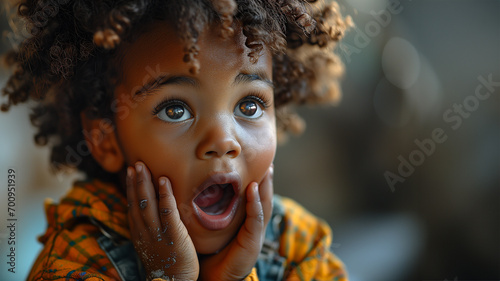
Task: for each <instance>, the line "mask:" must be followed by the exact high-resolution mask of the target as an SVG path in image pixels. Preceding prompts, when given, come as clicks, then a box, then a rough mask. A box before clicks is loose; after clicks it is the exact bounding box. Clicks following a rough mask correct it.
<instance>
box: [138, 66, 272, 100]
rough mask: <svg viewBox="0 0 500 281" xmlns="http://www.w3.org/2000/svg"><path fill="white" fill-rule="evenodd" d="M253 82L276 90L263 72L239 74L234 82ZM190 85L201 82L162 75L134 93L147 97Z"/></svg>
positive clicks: (150, 80) (189, 78) (185, 77)
mask: <svg viewBox="0 0 500 281" xmlns="http://www.w3.org/2000/svg"><path fill="white" fill-rule="evenodd" d="M253 81H262V82H264V83H266V84H267V85H268V86H269V87H271V88H273V89H274V83H273V82H272V81H271V80H270V79H269V77H268V75H267V73H265V72H263V71H258V72H256V73H251V74H245V73H240V74H238V75H237V76H236V77H235V78H234V81H233V85H237V84H242V83H250V82H253ZM172 84H175V85H188V86H192V87H198V86H199V82H198V80H197V79H195V78H191V77H187V76H175V75H166V74H162V75H159V76H157V77H153V78H151V79H149V80H148V81H147V82H146V84H144V85H143V86H142V87H141V88H140V89H139V90H137V91H136V92H135V93H134V96H140V95H146V94H148V93H151V92H153V91H154V90H156V89H159V88H161V87H162V86H165V85H172Z"/></svg>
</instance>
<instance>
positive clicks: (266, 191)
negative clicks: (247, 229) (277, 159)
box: [259, 165, 274, 226]
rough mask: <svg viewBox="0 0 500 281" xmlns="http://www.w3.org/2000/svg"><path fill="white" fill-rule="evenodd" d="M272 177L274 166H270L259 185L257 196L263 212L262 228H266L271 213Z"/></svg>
mask: <svg viewBox="0 0 500 281" xmlns="http://www.w3.org/2000/svg"><path fill="white" fill-rule="evenodd" d="M273 175H274V165H271V167H269V169H268V171H267V173H266V175H265V176H264V179H263V180H262V182H261V183H260V185H259V195H260V200H261V203H262V209H263V211H264V226H267V223H268V222H269V220H270V219H271V214H272V212H273V194H274V191H273Z"/></svg>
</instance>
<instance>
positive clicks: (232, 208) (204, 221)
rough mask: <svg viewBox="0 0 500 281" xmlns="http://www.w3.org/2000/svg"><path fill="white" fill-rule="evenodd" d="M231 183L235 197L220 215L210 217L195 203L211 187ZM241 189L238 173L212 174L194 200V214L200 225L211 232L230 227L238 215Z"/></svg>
mask: <svg viewBox="0 0 500 281" xmlns="http://www.w3.org/2000/svg"><path fill="white" fill-rule="evenodd" d="M227 183H230V184H231V185H232V187H233V191H234V194H235V196H234V197H233V199H232V200H231V202H230V203H229V205H228V206H227V209H226V210H225V211H224V212H223V213H222V214H219V215H208V214H207V213H205V212H204V211H203V210H201V209H200V207H199V206H198V205H197V204H196V203H195V202H194V201H195V200H194V199H195V198H196V197H197V196H198V195H199V194H200V193H201V192H203V191H204V190H205V189H207V188H208V187H209V186H211V185H214V184H227ZM240 189H241V178H240V175H239V174H238V173H237V172H230V173H212V174H211V175H210V176H209V177H208V178H207V179H206V180H205V181H204V182H203V183H202V184H200V186H199V187H198V188H197V189H196V192H195V195H194V197H193V200H192V201H191V202H192V204H193V209H194V213H195V214H196V218H197V219H198V221H199V222H200V224H201V225H202V226H203V227H204V228H206V229H209V230H221V229H224V228H226V227H228V226H229V224H230V223H231V222H232V221H233V219H234V216H235V214H236V210H237V209H238V206H239V204H240V200H239V196H238V194H239V191H240Z"/></svg>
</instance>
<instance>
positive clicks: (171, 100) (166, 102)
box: [151, 98, 193, 115]
mask: <svg viewBox="0 0 500 281" xmlns="http://www.w3.org/2000/svg"><path fill="white" fill-rule="evenodd" d="M176 104H178V105H182V106H184V108H186V109H187V110H188V111H189V112H191V114H192V113H193V111H192V110H191V108H190V107H189V106H188V105H187V103H185V102H184V101H183V100H181V99H178V98H167V99H165V100H163V101H161V102H160V103H158V104H157V105H156V106H155V107H154V108H153V111H152V112H151V114H152V115H156V114H158V113H160V111H161V110H162V109H164V108H165V107H167V106H171V105H176Z"/></svg>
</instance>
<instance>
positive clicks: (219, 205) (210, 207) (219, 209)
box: [194, 183, 235, 216]
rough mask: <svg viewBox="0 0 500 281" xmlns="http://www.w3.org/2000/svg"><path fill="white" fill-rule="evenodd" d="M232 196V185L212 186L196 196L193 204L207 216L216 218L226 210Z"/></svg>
mask: <svg viewBox="0 0 500 281" xmlns="http://www.w3.org/2000/svg"><path fill="white" fill-rule="evenodd" d="M234 195H235V193H234V188H233V185H232V184H230V183H226V184H213V185H211V186H209V187H208V188H206V189H205V190H203V191H202V192H201V193H200V194H199V195H198V196H196V198H195V199H194V203H195V204H196V205H198V207H199V208H200V209H201V210H202V211H203V212H204V213H206V214H207V215H210V216H216V215H220V214H223V213H224V212H225V211H226V210H227V208H228V207H229V205H230V203H231V201H232V199H233V197H234Z"/></svg>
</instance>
